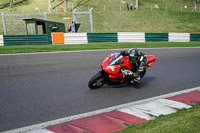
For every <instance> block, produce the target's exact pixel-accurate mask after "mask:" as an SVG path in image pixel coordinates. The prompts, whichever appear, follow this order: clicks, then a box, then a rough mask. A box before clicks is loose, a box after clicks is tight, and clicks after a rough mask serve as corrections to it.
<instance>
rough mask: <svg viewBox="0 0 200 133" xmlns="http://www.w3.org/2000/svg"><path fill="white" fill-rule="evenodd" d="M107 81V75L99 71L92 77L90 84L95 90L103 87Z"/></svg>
mask: <svg viewBox="0 0 200 133" xmlns="http://www.w3.org/2000/svg"><path fill="white" fill-rule="evenodd" d="M105 83H106V77H105V75H104V74H103V73H101V72H99V73H97V74H95V75H94V76H93V77H92V78H91V79H90V81H89V82H88V86H89V88H90V89H92V90H93V89H98V88H100V87H102V86H103V85H104V84H105Z"/></svg>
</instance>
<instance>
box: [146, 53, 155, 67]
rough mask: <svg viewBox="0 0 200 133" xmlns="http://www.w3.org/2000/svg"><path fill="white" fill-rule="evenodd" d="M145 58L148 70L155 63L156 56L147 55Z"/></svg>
mask: <svg viewBox="0 0 200 133" xmlns="http://www.w3.org/2000/svg"><path fill="white" fill-rule="evenodd" d="M146 58H147V68H149V67H151V66H152V65H153V63H154V62H155V60H156V56H155V55H147V56H146Z"/></svg>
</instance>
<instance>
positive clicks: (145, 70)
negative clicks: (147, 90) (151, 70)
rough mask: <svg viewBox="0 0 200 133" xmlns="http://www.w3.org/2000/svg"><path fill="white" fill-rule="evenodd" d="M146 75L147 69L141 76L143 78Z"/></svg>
mask: <svg viewBox="0 0 200 133" xmlns="http://www.w3.org/2000/svg"><path fill="white" fill-rule="evenodd" d="M145 74H146V69H145V70H144V72H143V73H142V75H141V78H142V77H144V75H145Z"/></svg>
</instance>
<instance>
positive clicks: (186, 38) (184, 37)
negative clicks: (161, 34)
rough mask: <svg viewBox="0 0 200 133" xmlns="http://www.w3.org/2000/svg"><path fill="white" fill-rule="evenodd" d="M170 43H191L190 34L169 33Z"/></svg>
mask: <svg viewBox="0 0 200 133" xmlns="http://www.w3.org/2000/svg"><path fill="white" fill-rule="evenodd" d="M169 42H190V33H169Z"/></svg>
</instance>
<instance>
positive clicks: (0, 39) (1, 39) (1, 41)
mask: <svg viewBox="0 0 200 133" xmlns="http://www.w3.org/2000/svg"><path fill="white" fill-rule="evenodd" d="M0 46H4V41H3V35H0Z"/></svg>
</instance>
